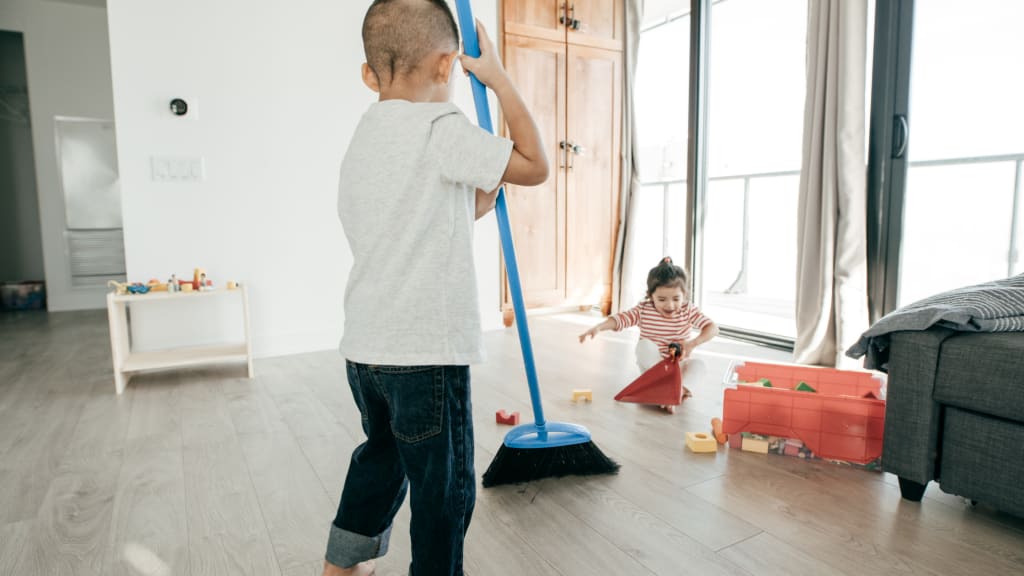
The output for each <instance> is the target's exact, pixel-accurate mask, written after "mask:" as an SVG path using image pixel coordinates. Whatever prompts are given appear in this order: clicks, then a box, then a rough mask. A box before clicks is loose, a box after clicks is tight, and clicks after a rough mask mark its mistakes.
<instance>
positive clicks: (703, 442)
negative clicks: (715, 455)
mask: <svg viewBox="0 0 1024 576" xmlns="http://www.w3.org/2000/svg"><path fill="white" fill-rule="evenodd" d="M686 447H687V448H689V449H690V452H697V453H701V452H717V451H718V442H716V441H715V438H714V436H712V435H710V434H706V433H704V432H687V433H686Z"/></svg>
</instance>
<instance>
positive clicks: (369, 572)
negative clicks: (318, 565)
mask: <svg viewBox="0 0 1024 576" xmlns="http://www.w3.org/2000/svg"><path fill="white" fill-rule="evenodd" d="M375 569H376V563H375V562H374V561H373V560H367V561H366V562H360V563H359V564H356V565H355V566H351V567H349V568H339V567H338V566H335V565H334V564H331V563H330V562H327V561H326V560H325V561H324V574H323V576H373V575H374V574H376V572H375V571H374V570H375Z"/></svg>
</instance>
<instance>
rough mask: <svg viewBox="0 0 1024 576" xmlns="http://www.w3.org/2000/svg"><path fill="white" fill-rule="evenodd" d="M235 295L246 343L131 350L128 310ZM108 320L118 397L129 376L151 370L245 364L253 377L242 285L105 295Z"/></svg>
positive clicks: (247, 303) (247, 312) (245, 303)
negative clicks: (201, 289)
mask: <svg viewBox="0 0 1024 576" xmlns="http://www.w3.org/2000/svg"><path fill="white" fill-rule="evenodd" d="M226 296H234V297H236V298H238V299H239V300H240V304H241V306H242V318H243V322H244V334H245V340H244V341H243V342H232V343H224V344H215V345H208V346H187V347H179V348H169V349H165V350H152V351H145V352H135V351H132V349H131V337H130V336H129V334H130V333H131V332H130V329H129V326H130V319H129V313H128V308H129V307H134V306H144V305H146V304H147V303H152V302H160V301H165V302H166V301H169V300H178V301H181V305H187V303H188V302H190V301H191V302H195V301H197V300H198V299H206V298H215V297H226ZM107 317H108V319H109V321H110V349H111V356H112V358H113V368H114V390H115V391H116V392H117V393H118V394H121V393H122V392H124V389H125V386H127V384H128V380H129V379H130V378H131V377H132V375H134V374H136V373H138V372H143V371H151V370H172V369H176V368H186V367H189V366H202V365H208V364H227V363H245V365H246V369H247V375H248V377H249V378H252V377H253V365H252V343H251V339H250V337H249V296H248V293H247V292H246V289H245V286H239V287H238V288H236V289H233V290H223V289H221V290H207V291H202V292H174V293H172V292H155V293H154V292H151V293H147V294H121V295H119V294H114V293H110V294H107Z"/></svg>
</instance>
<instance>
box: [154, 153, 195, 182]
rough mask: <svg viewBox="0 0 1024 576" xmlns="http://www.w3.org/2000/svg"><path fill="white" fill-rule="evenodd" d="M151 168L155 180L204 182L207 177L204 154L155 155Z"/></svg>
mask: <svg viewBox="0 0 1024 576" xmlns="http://www.w3.org/2000/svg"><path fill="white" fill-rule="evenodd" d="M150 168H151V170H152V172H151V174H152V179H153V181H154V182H202V181H203V179H205V177H206V168H205V165H204V162H203V158H202V156H187V157H182V156H174V157H172V156H153V157H151V158H150Z"/></svg>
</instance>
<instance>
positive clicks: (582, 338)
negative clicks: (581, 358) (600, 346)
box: [580, 325, 601, 344]
mask: <svg viewBox="0 0 1024 576" xmlns="http://www.w3.org/2000/svg"><path fill="white" fill-rule="evenodd" d="M600 327H601V326H600V325H597V326H594V327H593V328H591V329H590V330H587V331H586V332H584V333H583V334H580V343H581V344H582V343H583V342H584V341H585V340H586V339H587V336H590V338H591V340H593V338H594V336H597V333H598V332H600V331H601V330H600Z"/></svg>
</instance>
